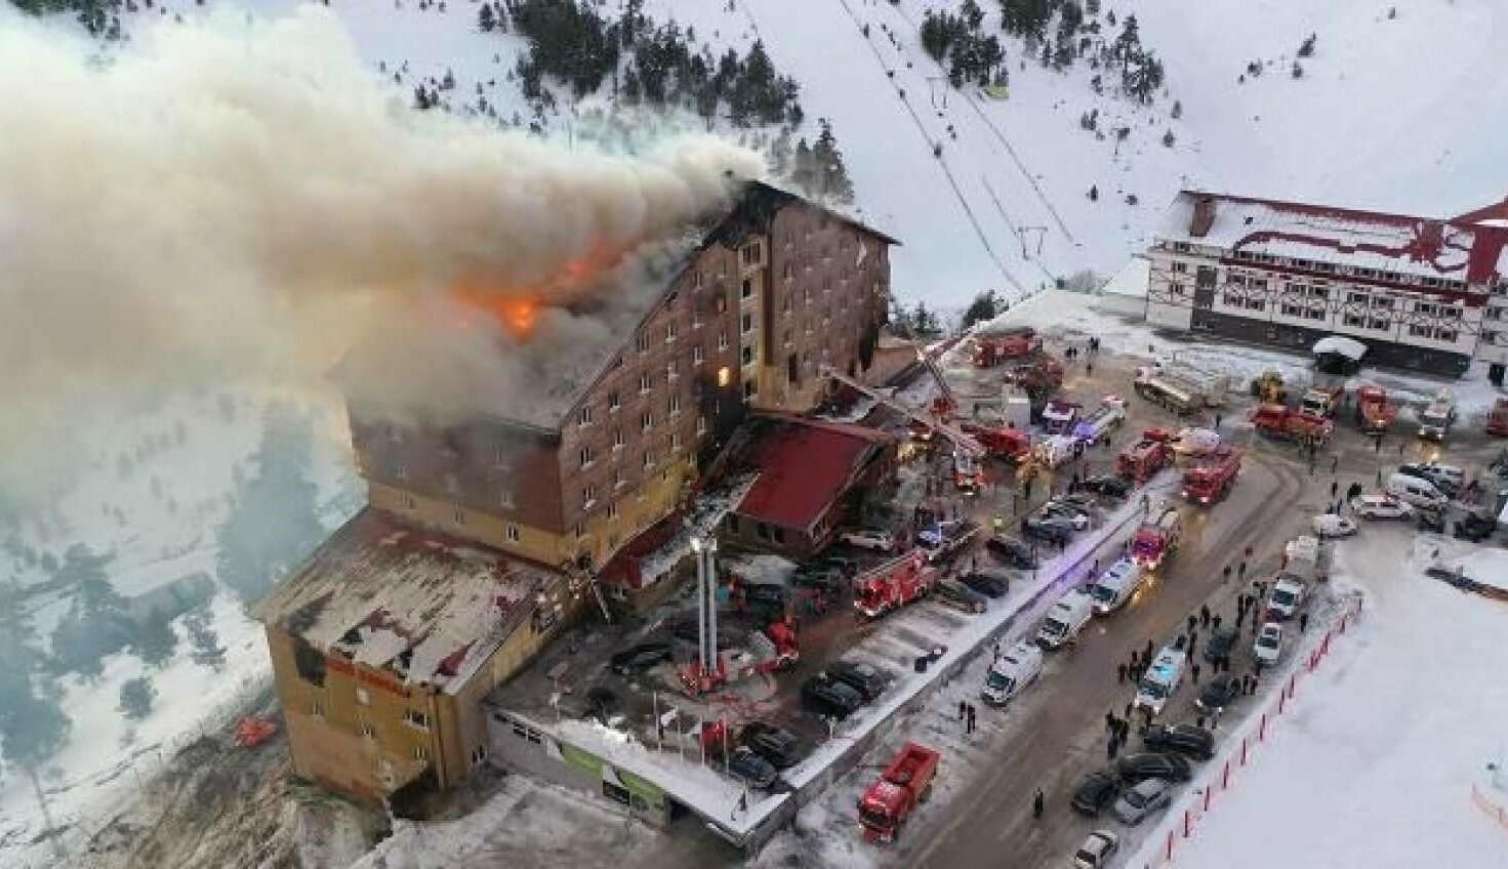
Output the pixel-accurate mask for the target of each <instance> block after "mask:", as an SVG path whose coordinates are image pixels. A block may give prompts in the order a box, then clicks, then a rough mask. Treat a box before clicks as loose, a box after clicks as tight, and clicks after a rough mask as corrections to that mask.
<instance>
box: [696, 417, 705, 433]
mask: <svg viewBox="0 0 1508 869" xmlns="http://www.w3.org/2000/svg"><path fill="white" fill-rule="evenodd" d="M696 433H697V434H699V435H704V434H706V433H707V418H706V417H705V416H698V417H697V418H696Z"/></svg>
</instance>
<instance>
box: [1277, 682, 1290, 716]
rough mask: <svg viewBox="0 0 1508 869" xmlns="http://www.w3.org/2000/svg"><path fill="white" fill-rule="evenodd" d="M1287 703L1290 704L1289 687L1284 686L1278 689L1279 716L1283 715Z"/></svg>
mask: <svg viewBox="0 0 1508 869" xmlns="http://www.w3.org/2000/svg"><path fill="white" fill-rule="evenodd" d="M1287 702H1288V686H1287V685H1284V686H1282V687H1280V688H1279V689H1278V714H1279V715H1282V714H1283V704H1284V703H1287Z"/></svg>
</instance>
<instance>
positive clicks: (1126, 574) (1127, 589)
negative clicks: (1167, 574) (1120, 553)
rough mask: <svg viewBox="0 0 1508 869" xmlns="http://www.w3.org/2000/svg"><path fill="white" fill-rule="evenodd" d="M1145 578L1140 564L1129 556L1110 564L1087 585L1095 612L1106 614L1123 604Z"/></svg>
mask: <svg viewBox="0 0 1508 869" xmlns="http://www.w3.org/2000/svg"><path fill="white" fill-rule="evenodd" d="M1145 579H1146V574H1145V573H1143V572H1142V569H1141V566H1140V565H1138V564H1137V563H1136V562H1134V561H1132V560H1131V559H1129V558H1122V559H1121V560H1120V561H1117V562H1116V563H1114V564H1112V565H1110V569H1109V570H1107V571H1105V572H1104V573H1102V574H1100V578H1099V579H1098V580H1097V581H1096V582H1095V583H1094V585H1092V586H1090V587H1089V596H1090V597H1091V598H1093V599H1094V611H1095V613H1096V614H1097V615H1102V616H1103V615H1108V614H1110V613H1113V612H1115V611H1116V610H1118V609H1120V608H1121V607H1122V606H1125V604H1126V601H1128V600H1130V599H1131V596H1132V595H1134V594H1136V590H1137V589H1139V588H1141V584H1142V582H1143V581H1144V580H1145Z"/></svg>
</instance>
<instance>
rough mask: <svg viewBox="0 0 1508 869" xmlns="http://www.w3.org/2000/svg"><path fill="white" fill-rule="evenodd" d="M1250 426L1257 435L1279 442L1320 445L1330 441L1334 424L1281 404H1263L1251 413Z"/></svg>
mask: <svg viewBox="0 0 1508 869" xmlns="http://www.w3.org/2000/svg"><path fill="white" fill-rule="evenodd" d="M1251 422H1252V425H1254V426H1256V429H1257V431H1258V432H1259V433H1261V434H1264V435H1266V436H1268V437H1270V438H1278V439H1280V440H1295V441H1298V442H1300V443H1316V444H1322V443H1325V442H1326V441H1328V440H1330V435H1331V434H1332V433H1333V432H1334V431H1335V424H1334V423H1332V422H1331V421H1330V420H1328V419H1325V418H1324V417H1315V416H1310V415H1309V414H1307V413H1304V412H1303V411H1299V410H1294V409H1293V408H1291V407H1287V406H1285V405H1281V404H1263V405H1259V406H1258V407H1257V409H1256V410H1254V411H1252V415H1251Z"/></svg>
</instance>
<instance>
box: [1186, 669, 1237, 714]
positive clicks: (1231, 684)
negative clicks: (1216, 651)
mask: <svg viewBox="0 0 1508 869" xmlns="http://www.w3.org/2000/svg"><path fill="white" fill-rule="evenodd" d="M1240 693H1241V683H1240V682H1238V681H1237V680H1236V677H1234V676H1232V675H1231V674H1229V673H1219V674H1216V675H1215V676H1214V678H1212V679H1210V680H1209V681H1208V682H1206V683H1205V684H1204V690H1202V691H1200V692H1199V697H1198V699H1196V700H1195V701H1194V705H1195V706H1198V707H1199V709H1200V711H1202V712H1221V711H1224V709H1225V707H1227V706H1229V705H1230V704H1231V703H1232V702H1233V701H1234V700H1235V699H1236V697H1237V696H1238V695H1240Z"/></svg>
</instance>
